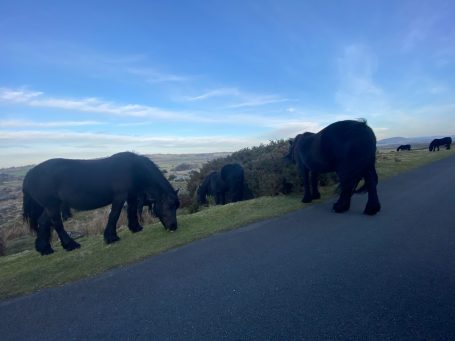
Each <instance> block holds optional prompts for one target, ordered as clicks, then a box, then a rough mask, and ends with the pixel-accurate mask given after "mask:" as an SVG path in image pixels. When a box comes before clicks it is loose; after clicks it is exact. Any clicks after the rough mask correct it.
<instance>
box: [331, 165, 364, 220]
mask: <svg viewBox="0 0 455 341" xmlns="http://www.w3.org/2000/svg"><path fill="white" fill-rule="evenodd" d="M349 173H350V172H349V169H348V170H347V171H345V172H339V173H338V177H339V178H340V187H341V194H340V197H339V198H338V201H337V202H336V203H334V204H333V210H334V211H335V212H337V213H343V212H346V211H347V210H349V208H350V207H351V196H352V193H353V192H354V190H355V187H356V186H357V183H358V181H356V179H354V178H353V177H352V176H350V174H349Z"/></svg>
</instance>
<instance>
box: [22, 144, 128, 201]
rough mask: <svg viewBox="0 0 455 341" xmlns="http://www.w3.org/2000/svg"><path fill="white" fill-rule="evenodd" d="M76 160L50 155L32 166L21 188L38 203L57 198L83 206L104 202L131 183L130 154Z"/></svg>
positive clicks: (57, 199)
mask: <svg viewBox="0 0 455 341" xmlns="http://www.w3.org/2000/svg"><path fill="white" fill-rule="evenodd" d="M121 154H122V155H119V154H115V155H113V156H111V157H108V158H103V159H92V160H78V159H61V158H58V159H50V160H47V161H44V162H42V163H40V164H38V165H37V166H35V167H34V168H32V169H31V170H30V171H29V172H28V173H27V175H26V177H25V179H24V185H23V188H24V192H27V193H29V194H30V195H31V196H32V197H34V199H35V200H37V201H38V202H41V203H46V202H52V201H59V202H65V203H67V204H68V205H69V206H70V207H73V208H77V209H81V210H86V209H93V208H97V207H101V206H105V205H107V204H109V203H110V202H111V201H112V197H113V195H115V193H116V192H125V191H128V189H130V188H131V187H132V185H133V184H132V183H133V180H132V163H133V160H134V158H133V157H132V156H131V155H129V154H124V153H121Z"/></svg>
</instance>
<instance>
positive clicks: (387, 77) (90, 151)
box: [0, 0, 455, 167]
mask: <svg viewBox="0 0 455 341" xmlns="http://www.w3.org/2000/svg"><path fill="white" fill-rule="evenodd" d="M454 18H455V2H453V1H435V0H431V1H416V0H414V1H286V0H277V1H266V0H263V1H259V0H258V1H245V0H242V1H184V0H182V1H5V0H0V32H2V33H1V34H0V51H1V53H0V151H1V154H2V157H1V159H0V167H6V166H13V165H16V166H19V165H25V164H30V163H37V162H40V161H43V160H45V159H48V158H52V157H68V158H92V157H100V156H107V155H110V154H113V153H115V152H119V151H124V150H131V151H136V152H139V153H198V152H215V151H235V150H238V149H241V148H244V147H248V146H254V145H258V144H260V143H267V142H268V141H269V140H274V139H280V138H289V137H293V136H295V135H296V134H298V133H301V132H304V131H313V132H316V131H318V130H320V129H321V128H323V127H324V126H326V125H328V124H330V123H332V122H334V121H337V120H341V119H350V118H360V117H362V118H366V119H367V120H368V124H369V125H370V126H371V127H372V128H373V130H374V131H375V133H376V136H377V138H378V139H382V138H387V137H394V136H404V137H413V136H427V135H453V134H455V114H454V113H455V98H454V96H453V94H454V91H453V90H454V87H455V24H454V22H455V19H454Z"/></svg>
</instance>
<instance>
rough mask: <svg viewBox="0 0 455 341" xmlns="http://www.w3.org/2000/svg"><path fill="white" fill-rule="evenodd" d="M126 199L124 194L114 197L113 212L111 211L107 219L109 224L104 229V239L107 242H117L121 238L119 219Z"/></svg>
mask: <svg viewBox="0 0 455 341" xmlns="http://www.w3.org/2000/svg"><path fill="white" fill-rule="evenodd" d="M125 201H126V198H125V197H124V196H119V197H117V198H114V200H113V201H112V206H111V212H110V213H109V219H108V220H107V225H106V228H105V229H104V241H105V242H106V244H111V243H115V242H116V241H119V240H120V238H119V237H118V235H117V221H118V218H119V217H120V213H121V212H122V208H123V204H124V203H125Z"/></svg>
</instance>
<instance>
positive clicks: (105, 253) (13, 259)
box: [0, 150, 455, 299]
mask: <svg viewBox="0 0 455 341" xmlns="http://www.w3.org/2000/svg"><path fill="white" fill-rule="evenodd" d="M450 155H452V156H453V155H455V151H454V150H450V151H445V150H444V151H441V152H439V153H429V152H427V151H411V152H403V153H394V152H384V153H381V154H380V155H379V156H378V167H377V168H378V173H379V176H380V179H384V178H387V177H389V176H392V175H396V174H398V173H401V172H403V171H405V170H408V169H412V168H416V167H419V166H421V165H423V164H426V163H429V162H432V161H435V160H437V159H441V158H443V157H447V156H450ZM322 194H323V200H324V199H327V198H330V197H332V196H333V188H324V189H323V191H322ZM300 197H301V195H291V196H277V197H262V198H258V199H253V200H248V201H244V202H240V203H235V204H228V205H225V206H216V207H210V208H206V209H203V210H202V211H200V212H197V213H195V214H191V215H180V216H179V229H178V231H176V232H174V233H170V232H167V231H165V230H164V229H163V227H162V225H161V224H153V225H149V226H146V228H144V231H142V232H140V233H137V234H132V233H130V232H129V231H128V230H127V229H125V228H122V229H120V230H119V236H120V238H121V241H120V242H118V243H115V244H112V245H106V244H104V242H103V239H102V236H96V237H85V238H81V239H78V241H79V243H80V244H81V245H82V247H81V249H78V250H75V251H72V252H66V251H65V250H63V249H62V248H61V247H60V246H59V245H57V243H54V249H55V251H56V252H55V253H54V254H52V255H50V256H46V257H42V256H40V255H39V254H38V253H36V251H34V250H33V251H32V250H28V251H23V252H21V253H17V254H13V255H8V256H5V257H0V299H5V298H9V297H14V296H19V295H22V294H25V293H29V292H33V291H37V290H39V289H42V288H46V287H51V286H57V285H61V284H64V283H67V282H70V281H74V280H77V279H80V278H84V277H87V276H91V275H94V274H98V273H101V272H103V271H106V270H108V269H111V268H114V267H119V266H124V265H127V264H130V263H132V262H136V261H138V260H141V259H144V258H146V257H149V256H152V255H156V254H159V253H162V252H164V251H166V250H169V249H171V248H175V247H178V246H181V245H184V244H187V243H190V242H191V241H193V240H197V239H201V238H205V237H207V236H210V235H212V234H214V233H217V232H220V231H226V230H230V229H234V228H237V227H240V226H244V225H246V224H249V223H252V222H256V221H260V220H264V219H267V218H271V217H276V216H279V215H282V214H285V213H288V212H291V211H294V210H297V209H300V208H302V207H304V205H303V204H302V203H301V202H300Z"/></svg>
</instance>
